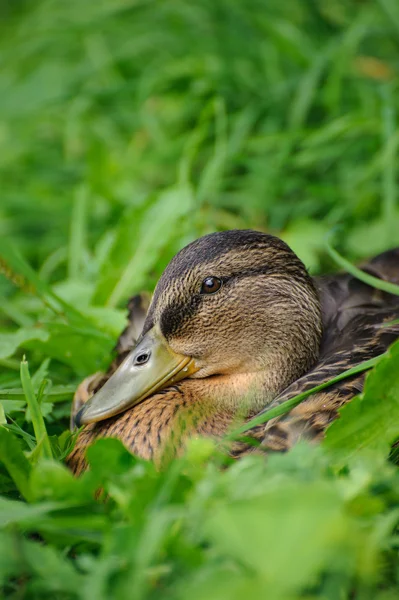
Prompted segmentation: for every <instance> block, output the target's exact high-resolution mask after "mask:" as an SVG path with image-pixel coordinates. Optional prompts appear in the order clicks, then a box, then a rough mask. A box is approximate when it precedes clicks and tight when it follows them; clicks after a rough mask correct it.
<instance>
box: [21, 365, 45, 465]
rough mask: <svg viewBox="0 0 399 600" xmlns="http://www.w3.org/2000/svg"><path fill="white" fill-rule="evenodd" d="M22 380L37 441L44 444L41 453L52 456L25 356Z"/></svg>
mask: <svg viewBox="0 0 399 600" xmlns="http://www.w3.org/2000/svg"><path fill="white" fill-rule="evenodd" d="M21 382H22V388H23V390H24V393H25V397H26V402H27V404H28V407H29V410H30V414H31V418H32V424H33V429H34V432H35V436H36V441H37V443H38V444H39V443H41V445H42V447H41V454H42V456H44V458H52V456H53V454H52V451H51V444H50V440H49V438H48V435H47V430H46V426H45V424H44V419H43V415H42V413H41V410H40V406H39V403H38V401H37V398H36V394H35V390H34V389H33V385H32V380H31V378H30V374H29V366H28V363H27V361H26V360H25V358H24V359H23V360H22V361H21Z"/></svg>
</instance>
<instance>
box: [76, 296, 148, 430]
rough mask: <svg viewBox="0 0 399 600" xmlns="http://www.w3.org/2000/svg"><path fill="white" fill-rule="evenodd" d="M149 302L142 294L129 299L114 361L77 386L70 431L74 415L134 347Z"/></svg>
mask: <svg viewBox="0 0 399 600" xmlns="http://www.w3.org/2000/svg"><path fill="white" fill-rule="evenodd" d="M150 302H151V295H150V294H148V293H146V292H143V293H141V294H138V295H137V296H133V297H132V298H130V300H129V302H128V305H127V309H128V322H127V326H126V327H125V329H124V330H123V331H122V333H121V335H120V336H119V338H118V341H117V343H116V346H115V348H114V354H115V356H114V360H113V361H112V363H111V365H110V366H109V368H108V370H107V372H106V373H103V372H101V371H99V372H98V373H94V375H90V376H89V377H86V379H84V380H83V381H82V383H81V384H80V385H79V386H78V388H77V390H76V392H75V395H74V397H73V401H72V407H71V423H70V426H71V429H73V428H74V427H75V421H74V418H75V415H76V414H77V413H78V412H79V410H80V409H81V408H82V406H83V404H85V403H86V402H87V401H88V400H89V398H91V396H92V395H93V394H94V393H95V392H96V391H97V390H99V389H100V387H102V386H103V385H104V383H105V382H106V381H107V379H109V378H110V377H111V375H112V374H113V373H114V372H115V371H116V369H117V368H118V367H119V365H120V364H121V362H122V361H123V359H124V358H125V357H126V356H127V354H129V352H130V350H131V349H132V348H133V347H134V346H135V345H136V342H137V340H138V338H139V336H140V334H141V331H142V329H143V325H144V320H145V317H146V314H147V311H148V307H149V305H150Z"/></svg>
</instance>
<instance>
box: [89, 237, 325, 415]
mask: <svg viewBox="0 0 399 600" xmlns="http://www.w3.org/2000/svg"><path fill="white" fill-rule="evenodd" d="M321 335H322V321H321V310H320V302H319V298H318V295H317V292H316V289H315V287H314V284H313V282H312V279H311V278H310V276H309V275H308V273H307V271H306V269H305V267H304V265H303V263H302V262H301V261H300V260H299V258H298V257H297V256H296V255H295V254H294V253H293V252H292V250H291V249H290V248H289V247H288V246H287V245H286V244H285V243H284V242H283V241H281V240H280V239H278V238H276V237H274V236H271V235H266V234H264V233H259V232H257V231H251V230H244V231H225V232H221V233H213V234H210V235H206V236H205V237H202V238H200V239H198V240H196V241H195V242H193V243H191V244H189V245H188V246H186V247H185V248H183V250H181V251H180V252H179V253H178V254H177V255H176V256H175V257H174V258H173V260H172V261H171V262H170V263H169V265H168V266H167V268H166V269H165V271H164V273H163V275H162V276H161V278H160V280H159V282H158V285H157V286H156V289H155V293H154V296H153V299H152V302H151V305H150V308H149V311H148V314H147V317H146V320H145V324H144V328H143V332H142V334H141V337H140V339H139V341H138V343H137V345H136V347H135V348H134V349H133V350H132V351H131V352H130V354H129V355H128V356H127V358H126V359H125V360H124V362H123V363H122V364H121V366H120V367H119V368H118V369H117V371H116V372H115V373H114V374H113V375H112V376H111V378H110V379H109V380H108V381H107V382H106V383H105V385H104V386H103V387H102V388H101V389H100V390H99V391H98V392H97V393H96V394H95V395H94V396H93V398H92V399H91V400H90V401H89V402H88V403H87V404H86V405H85V406H84V407H83V409H82V410H81V411H80V413H79V415H78V422H80V423H82V424H86V423H91V422H96V421H101V420H103V419H106V418H108V417H111V416H113V415H116V414H118V413H120V412H123V411H125V410H126V409H129V408H131V407H132V406H134V405H136V404H138V403H139V402H141V401H142V400H144V399H145V398H147V397H148V396H150V395H152V394H154V393H155V392H156V391H158V390H161V389H164V388H166V387H168V386H171V385H172V384H174V383H176V382H178V381H181V380H183V379H186V378H190V379H197V380H198V379H203V378H207V382H208V383H210V382H211V381H213V382H215V384H220V385H217V386H216V388H217V389H218V390H219V395H218V397H217V398H215V402H218V401H220V402H225V401H226V398H227V401H228V402H235V403H237V402H238V401H239V399H240V398H242V396H243V395H244V393H245V391H247V392H249V394H250V395H251V397H252V398H253V400H252V402H253V404H254V406H253V408H257V409H258V410H259V408H261V407H262V406H265V404H267V402H268V401H270V400H271V399H272V398H273V397H275V396H276V395H277V394H278V393H279V392H280V391H282V390H283V389H284V388H285V387H286V386H287V385H289V384H290V383H291V382H292V381H294V380H295V379H297V378H298V377H300V376H301V375H302V374H303V373H305V372H306V371H307V370H308V369H310V368H311V367H312V365H313V364H314V363H315V361H316V360H317V357H318V354H319V346H320V340H321ZM208 387H209V386H208ZM223 389H226V390H228V393H227V396H226V397H224V396H223V394H220V390H223ZM218 398H219V400H218Z"/></svg>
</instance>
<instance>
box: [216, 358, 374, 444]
mask: <svg viewBox="0 0 399 600" xmlns="http://www.w3.org/2000/svg"><path fill="white" fill-rule="evenodd" d="M383 356H385V353H384V354H380V355H379V356H375V357H374V358H370V359H369V360H366V361H364V362H362V363H360V365H357V366H356V367H352V368H351V369H347V370H346V371H343V372H342V373H340V374H339V375H337V376H336V377H333V378H332V379H330V380H329V381H325V382H323V383H321V384H320V385H316V386H315V387H314V388H312V389H310V390H306V392H302V393H301V394H298V395H297V396H295V397H294V398H290V399H289V400H287V401H286V402H282V403H281V404H279V405H278V406H274V407H273V408H271V409H269V410H266V411H265V412H263V413H261V414H259V415H257V416H256V417H255V418H253V419H251V420H250V421H248V423H244V425H241V427H238V428H237V429H235V430H234V431H232V432H231V433H230V434H229V435H228V436H226V438H225V439H227V440H231V439H235V438H236V437H237V436H239V435H241V434H243V433H245V432H246V431H248V430H249V429H252V427H256V426H257V425H262V424H263V423H266V422H267V421H270V420H271V419H274V418H276V417H280V416H281V415H284V414H285V413H287V412H289V411H290V410H291V409H292V408H295V406H297V405H298V404H300V403H301V402H302V401H303V400H305V399H306V398H307V397H308V396H310V395H311V394H315V393H316V392H321V391H322V390H324V389H325V388H327V387H329V386H330V385H334V384H335V383H338V382H339V381H342V380H343V379H347V378H348V377H352V375H356V374H357V373H362V372H363V371H368V370H369V369H371V368H372V367H374V366H375V365H376V364H377V363H378V362H379V361H380V360H381V358H382V357H383Z"/></svg>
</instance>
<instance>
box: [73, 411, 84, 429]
mask: <svg viewBox="0 0 399 600" xmlns="http://www.w3.org/2000/svg"><path fill="white" fill-rule="evenodd" d="M84 409H85V407H84V406H82V408H81V409H80V410H79V412H77V413H76V415H75V416H74V417H73V427H77V428H78V429H79V427H80V426H81V424H82V423H81V419H82V415H83V412H84Z"/></svg>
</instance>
